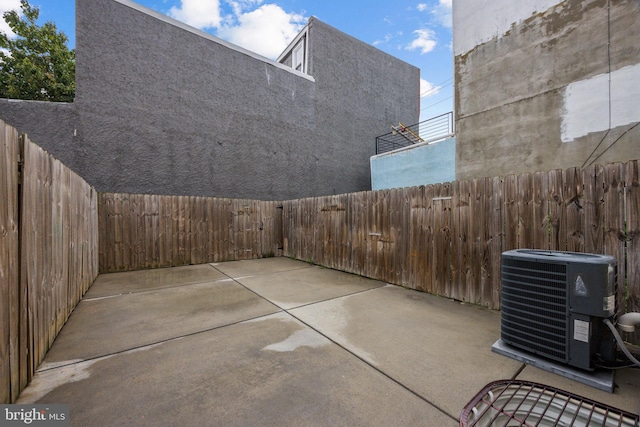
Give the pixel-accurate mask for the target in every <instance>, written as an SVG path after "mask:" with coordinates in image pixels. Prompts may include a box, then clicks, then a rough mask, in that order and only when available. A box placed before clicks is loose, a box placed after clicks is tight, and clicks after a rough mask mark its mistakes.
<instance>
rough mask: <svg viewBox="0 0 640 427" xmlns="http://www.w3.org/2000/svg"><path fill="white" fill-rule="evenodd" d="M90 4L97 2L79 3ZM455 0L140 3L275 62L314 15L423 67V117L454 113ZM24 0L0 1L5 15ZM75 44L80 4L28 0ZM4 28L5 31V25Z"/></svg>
mask: <svg viewBox="0 0 640 427" xmlns="http://www.w3.org/2000/svg"><path fill="white" fill-rule="evenodd" d="M81 1H93V0H81ZM451 2H452V0H394V1H378V2H371V1H361V0H351V1H348V0H138V1H137V2H136V3H139V4H141V5H143V6H146V7H148V8H150V9H154V10H156V11H158V12H161V13H163V14H166V15H169V16H171V17H173V18H175V19H178V20H180V21H182V22H185V23H187V24H189V25H191V26H193V27H196V28H199V29H201V30H203V31H206V32H208V33H211V34H213V35H214V36H217V37H220V38H222V39H225V40H227V41H229V42H231V43H234V44H236V45H239V46H242V47H244V48H246V49H249V50H251V51H254V52H256V53H259V54H261V55H264V56H266V57H269V58H272V59H274V58H275V57H277V56H278V54H279V53H280V52H281V51H282V50H283V49H284V48H285V47H286V46H287V44H288V43H289V41H290V40H291V38H293V37H295V35H296V34H297V33H298V32H299V31H300V30H301V29H302V27H303V26H304V25H305V24H306V22H307V20H308V18H309V17H311V16H316V17H317V18H318V19H320V20H321V21H323V22H325V23H327V24H329V25H331V26H333V27H335V28H337V29H339V30H341V31H343V32H345V33H347V34H349V35H351V36H353V37H355V38H357V39H359V40H361V41H363V42H365V43H368V44H371V45H374V46H376V47H377V48H378V49H380V50H382V51H384V52H387V53H389V54H391V55H393V56H395V57H397V58H400V59H402V60H404V61H406V62H408V63H410V64H412V65H415V66H416V67H418V68H420V76H421V80H422V81H421V100H420V105H421V107H420V109H421V112H420V113H421V114H420V120H425V119H427V118H430V117H433V116H436V115H439V114H442V113H445V112H448V111H451V110H453V51H452V31H451ZM19 4H20V0H0V11H2V12H4V11H5V10H7V9H10V8H18V7H19ZM30 4H31V5H32V6H37V7H38V8H39V9H40V21H41V22H42V23H43V22H46V21H53V22H54V23H55V24H56V26H57V27H58V30H59V31H62V32H64V33H65V34H66V35H67V36H68V37H69V46H70V47H74V46H75V0H30ZM0 29H1V30H5V27H2V26H0Z"/></svg>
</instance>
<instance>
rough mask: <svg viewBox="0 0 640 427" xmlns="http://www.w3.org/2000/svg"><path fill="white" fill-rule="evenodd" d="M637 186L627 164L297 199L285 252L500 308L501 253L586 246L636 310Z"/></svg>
mask: <svg viewBox="0 0 640 427" xmlns="http://www.w3.org/2000/svg"><path fill="white" fill-rule="evenodd" d="M638 191H640V190H639V189H638V166H637V162H629V163H627V164H625V165H622V164H612V165H607V166H592V167H589V168H587V169H585V170H579V169H577V168H571V169H568V170H565V171H559V170H554V171H550V172H538V173H535V174H523V175H519V176H515V175H513V176H507V177H503V178H499V177H497V178H483V179H478V180H471V181H459V182H454V183H444V184H434V185H428V186H421V187H413V188H405V189H392V190H383V191H376V192H361V193H352V194H347V195H340V196H327V197H325V198H322V197H320V198H310V199H301V200H295V201H290V202H285V206H286V208H285V209H284V212H283V227H284V228H283V232H284V236H285V237H284V241H285V242H286V243H285V245H284V251H283V254H284V255H285V256H291V257H294V258H299V259H305V260H308V261H313V262H316V263H319V264H322V265H325V266H327V267H332V268H339V269H341V270H345V271H349V272H353V273H356V274H361V275H364V276H367V277H372V278H376V279H379V280H384V281H387V282H390V283H395V284H398V285H402V286H406V287H410V288H415V289H419V290H423V291H426V292H430V293H434V294H438V295H443V296H447V297H450V298H455V299H459V300H463V301H470V302H473V303H477V304H481V305H485V306H488V307H492V308H499V307H500V283H499V281H500V261H501V253H502V252H503V251H506V250H510V249H517V248H522V247H529V248H536V249H552V250H569V251H575V252H586V251H587V250H586V249H589V250H588V252H594V253H603V254H611V255H614V256H615V257H616V259H617V260H618V262H619V266H618V271H619V274H620V276H621V278H622V279H621V281H620V283H621V287H620V290H619V292H620V298H621V301H624V304H623V305H624V307H621V310H623V311H624V310H628V309H629V307H631V306H633V307H635V309H637V305H638V294H639V291H640V289H638V285H637V283H638V279H637V277H635V276H634V277H635V278H633V279H632V275H636V276H637V275H638V274H640V273H639V272H638V269H639V267H638V265H640V258H639V255H638V250H639V249H640V243H639V242H640V237H638V236H639V235H640V233H639V232H638V229H639V228H640V224H639V221H638V219H637V218H638V210H640V207H639V206H638V204H639V202H638V200H639V199H638V194H637V193H638ZM337 207H340V208H339V209H343V207H344V209H345V210H346V212H344V214H343V211H342V210H340V211H339V212H340V213H339V216H338V214H337V211H336V210H337V209H338V208H337ZM294 213H297V214H294ZM337 218H340V219H339V221H338V222H336V219H337ZM343 222H344V225H343ZM337 230H341V232H342V233H344V234H345V235H344V236H340V239H341V240H343V241H346V242H349V244H348V245H350V246H347V249H346V251H345V252H341V251H336V250H335V240H336V239H337V237H336V233H338V231H337ZM314 236H315V237H314ZM314 238H315V239H316V240H314ZM318 240H319V242H318ZM300 248H304V249H303V250H300ZM345 254H346V256H345ZM625 259H626V260H628V261H627V262H626V264H625V261H624V260H625ZM624 278H626V279H624ZM634 280H635V281H634Z"/></svg>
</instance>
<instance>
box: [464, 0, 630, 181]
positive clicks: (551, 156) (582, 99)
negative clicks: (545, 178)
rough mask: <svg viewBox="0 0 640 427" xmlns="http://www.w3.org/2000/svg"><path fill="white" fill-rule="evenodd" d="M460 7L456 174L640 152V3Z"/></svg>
mask: <svg viewBox="0 0 640 427" xmlns="http://www.w3.org/2000/svg"><path fill="white" fill-rule="evenodd" d="M453 6H454V10H453V12H454V52H455V79H456V89H455V98H456V100H455V109H456V131H457V152H456V173H457V178H459V179H464V178H475V177H480V176H486V175H487V173H488V171H491V174H493V175H506V174H509V173H521V172H533V171H538V170H549V169H554V168H566V167H571V166H582V165H583V164H589V163H590V162H593V161H595V162H597V163H607V162H613V161H625V160H629V159H635V158H638V157H639V156H640V151H638V148H637V147H638V144H640V126H637V127H635V128H632V127H633V126H634V124H635V123H638V122H640V108H639V105H640V103H639V102H638V99H640V97H639V95H640V93H639V89H638V85H637V81H639V80H640V66H639V65H638V64H639V63H640V45H639V44H638V43H637V42H636V41H637V40H639V39H640V2H638V1H634V0H626V1H625V0H623V1H615V2H614V1H607V0H583V1H564V2H563V1H554V0H529V1H525V2H512V1H510V0H497V1H495V0H492V1H481V2H477V1H475V0H474V1H470V0H457V1H456V2H454V5H453ZM492 11H493V12H492ZM495 11H499V12H495ZM494 12H495V13H494ZM618 138H619V139H618Z"/></svg>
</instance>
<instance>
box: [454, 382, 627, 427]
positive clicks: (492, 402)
mask: <svg viewBox="0 0 640 427" xmlns="http://www.w3.org/2000/svg"><path fill="white" fill-rule="evenodd" d="M460 426H479V427H488V426H509V427H511V426H540V427H543V426H602V427H613V426H618V427H633V426H635V427H637V426H638V415H635V414H632V413H629V412H626V411H623V410H620V409H616V408H613V407H610V406H608V405H605V404H602V403H598V402H595V401H593V400H590V399H587V398H584V397H580V396H578V395H575V394H573V393H569V392H566V391H563V390H559V389H556V388H553V387H550V386H546V385H542V384H538V383H534V382H529V381H515V380H501V381H495V382H492V383H490V384H487V385H486V386H485V387H484V388H483V389H482V390H481V391H480V392H479V393H478V394H477V395H476V396H475V397H474V398H473V399H472V400H471V401H470V402H469V403H468V404H467V405H466V406H465V407H464V409H463V410H462V412H461V413H460Z"/></svg>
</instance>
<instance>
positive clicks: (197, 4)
mask: <svg viewBox="0 0 640 427" xmlns="http://www.w3.org/2000/svg"><path fill="white" fill-rule="evenodd" d="M169 16H171V17H172V18H175V19H177V20H178V21H182V22H184V23H185V24H188V25H191V26H192V27H196V28H200V29H204V28H217V27H218V26H220V23H221V21H222V18H221V16H220V1H219V0H181V1H180V6H179V7H176V6H173V7H172V8H171V9H169Z"/></svg>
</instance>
